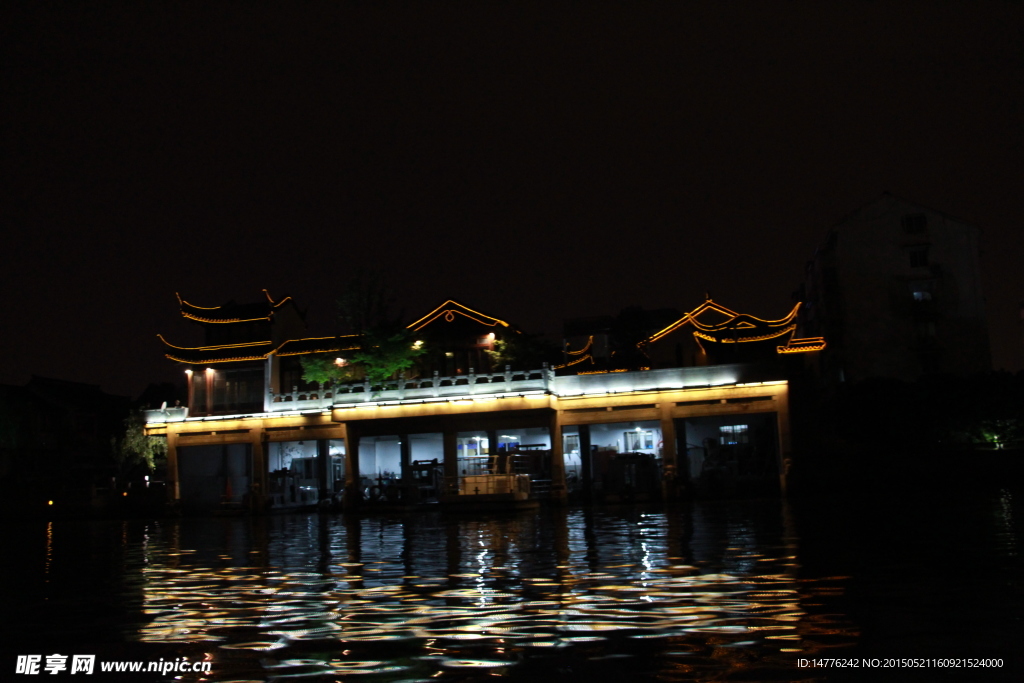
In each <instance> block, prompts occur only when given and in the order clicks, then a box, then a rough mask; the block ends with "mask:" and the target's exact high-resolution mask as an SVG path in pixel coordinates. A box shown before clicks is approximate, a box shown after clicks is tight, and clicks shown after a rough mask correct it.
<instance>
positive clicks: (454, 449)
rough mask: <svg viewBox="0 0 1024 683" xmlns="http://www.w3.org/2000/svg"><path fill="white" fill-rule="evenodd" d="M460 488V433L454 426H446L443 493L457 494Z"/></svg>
mask: <svg viewBox="0 0 1024 683" xmlns="http://www.w3.org/2000/svg"><path fill="white" fill-rule="evenodd" d="M458 487H459V450H458V432H457V431H455V426H454V425H451V424H446V425H445V426H444V486H443V490H442V491H441V493H442V494H445V493H456V492H457V491H458Z"/></svg>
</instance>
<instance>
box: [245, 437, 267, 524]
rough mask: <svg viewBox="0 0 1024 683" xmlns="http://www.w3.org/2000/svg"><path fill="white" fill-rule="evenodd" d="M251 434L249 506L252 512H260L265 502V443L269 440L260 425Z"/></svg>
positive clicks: (264, 506)
mask: <svg viewBox="0 0 1024 683" xmlns="http://www.w3.org/2000/svg"><path fill="white" fill-rule="evenodd" d="M253 436H254V437H255V438H254V439H253V440H252V442H251V448H252V483H251V484H250V487H249V488H250V494H251V499H252V505H251V507H252V511H253V512H262V511H263V510H265V509H266V504H267V445H268V444H269V442H270V435H269V434H267V433H266V432H265V431H263V428H262V427H260V428H259V429H257V430H255V434H254V435H253Z"/></svg>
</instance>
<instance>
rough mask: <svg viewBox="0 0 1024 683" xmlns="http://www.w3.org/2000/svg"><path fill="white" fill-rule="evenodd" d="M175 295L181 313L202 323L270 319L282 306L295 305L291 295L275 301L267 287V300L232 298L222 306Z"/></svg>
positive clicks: (264, 291) (265, 293)
mask: <svg viewBox="0 0 1024 683" xmlns="http://www.w3.org/2000/svg"><path fill="white" fill-rule="evenodd" d="M175 295H176V296H177V297H178V304H179V305H180V307H181V314H182V315H183V316H184V317H186V318H188V319H189V320H195V321H197V322H201V323H240V322H250V321H254V320H270V319H271V318H272V317H273V315H274V312H275V311H277V310H278V309H279V308H280V307H281V306H283V305H285V304H286V303H288V302H292V305H294V302H293V301H292V298H291V297H290V296H286V297H284V298H283V299H280V300H278V301H275V300H274V298H273V297H272V296H270V292H268V291H267V290H265V289H264V290H263V295H264V296H265V297H266V301H257V302H254V303H245V304H239V303H236V302H235V301H233V300H232V301H229V302H227V303H226V304H223V305H221V306H196V305H195V304H192V303H189V302H188V301H185V300H184V299H182V298H181V295H180V294H177V293H175Z"/></svg>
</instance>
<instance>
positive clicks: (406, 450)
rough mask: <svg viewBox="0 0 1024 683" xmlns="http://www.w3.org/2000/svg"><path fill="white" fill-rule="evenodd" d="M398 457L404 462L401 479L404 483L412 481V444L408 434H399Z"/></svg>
mask: <svg viewBox="0 0 1024 683" xmlns="http://www.w3.org/2000/svg"><path fill="white" fill-rule="evenodd" d="M398 458H399V461H400V462H401V464H402V476H401V481H402V484H403V485H408V484H411V483H412V444H411V443H409V435H408V434H399V435H398Z"/></svg>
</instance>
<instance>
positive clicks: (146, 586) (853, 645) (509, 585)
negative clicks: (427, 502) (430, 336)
mask: <svg viewBox="0 0 1024 683" xmlns="http://www.w3.org/2000/svg"><path fill="white" fill-rule="evenodd" d="M1022 500H1024V490H1022V488H1021V487H1019V486H1017V487H1016V488H1014V487H1011V486H1002V485H993V486H989V487H985V488H984V489H982V490H977V491H971V492H968V493H962V492H961V493H958V494H952V493H950V492H945V493H940V492H935V493H933V494H922V495H917V496H915V497H914V498H913V499H906V498H897V497H882V498H871V499H865V498H864V497H856V496H847V497H843V496H837V497H835V498H827V499H822V500H818V501H817V502H814V503H807V502H798V503H793V502H786V501H782V500H778V499H769V500H746V501H707V502H695V503H690V504H686V505H683V506H681V507H679V508H678V509H659V508H642V507H622V508H593V509H580V508H568V509H543V510H540V511H533V512H523V513H509V514H495V515H490V516H488V517H487V518H481V517H479V516H458V515H447V514H442V513H439V512H428V513H418V514H393V515H386V514H385V515H364V516H359V517H355V516H340V515H317V514H296V515H281V516H270V517H258V518H245V517H239V518H204V519H191V518H186V519H161V520H131V521H110V520H75V519H55V520H34V521H25V522H15V521H8V522H5V523H4V524H3V526H2V529H3V532H4V534H5V538H6V545H7V547H8V549H9V552H7V553H5V556H4V560H3V565H2V566H3V570H4V572H5V575H6V576H5V579H6V581H5V583H6V585H7V586H8V592H9V594H8V597H7V598H5V599H4V601H3V608H2V610H3V611H2V616H3V629H4V641H3V642H4V645H3V654H4V663H3V665H2V666H5V667H8V668H9V672H8V673H5V675H4V676H3V680H12V678H11V677H10V676H9V675H8V674H9V673H10V672H13V671H15V662H16V658H17V655H19V654H21V655H25V654H41V655H44V657H45V655H49V654H54V653H57V654H64V655H74V654H95V655H96V657H97V662H104V661H120V660H139V661H159V660H160V659H161V658H162V659H163V660H164V661H166V662H170V661H181V659H180V658H187V660H188V661H189V662H195V661H209V662H210V673H209V674H205V675H203V674H198V673H190V672H186V673H172V674H169V675H168V677H162V676H160V675H159V674H156V673H144V674H139V675H137V676H134V677H133V675H131V674H127V673H108V674H102V673H100V672H99V665H97V673H96V675H95V676H94V677H93V680H97V679H98V680H148V681H159V680H170V677H173V676H177V677H178V680H185V681H191V680H214V681H249V680H253V681H273V680H277V681H321V680H336V679H345V680H365V681H412V680H442V681H445V680H447V681H467V680H484V679H485V678H486V679H488V680H490V679H493V678H494V677H495V676H498V677H507V678H512V679H530V678H533V679H536V680H549V679H552V678H558V679H560V680H563V681H575V680H585V681H594V680H622V681H627V680H664V681H720V680H743V681H762V680H772V681H788V680H794V681H796V680H799V681H810V680H868V679H870V680H878V679H879V678H880V677H885V675H886V674H888V678H887V680H888V679H891V680H908V679H913V680H936V679H943V680H945V679H948V680H963V681H973V680H1021V679H1020V678H1019V676H1020V672H1021V664H1022V661H1024V655H1021V654H1019V653H1020V651H1021V650H1022V649H1024V648H1022V646H1024V571H1022V568H1024V566H1022V562H1021V554H1020V553H1021V549H1022V547H1024V527H1022V519H1024V505H1022ZM851 657H855V658H858V660H863V659H865V658H957V657H962V658H970V659H985V658H1001V659H1002V660H1003V662H1002V664H1003V665H1002V667H1000V668H986V669H974V670H967V669H956V670H954V669H948V668H946V669H934V668H933V669H929V670H916V671H909V670H899V671H897V670H884V671H883V670H874V671H867V670H864V669H861V670H858V671H851V670H846V671H839V670H836V669H825V668H815V667H801V666H800V660H813V659H814V658H851ZM43 675H45V674H43ZM45 677H46V679H47V680H50V679H54V678H59V679H64V678H70V679H75V680H77V678H79V675H74V676H72V675H70V674H69V672H62V673H61V674H59V675H57V676H52V677H51V676H49V675H46V676H45ZM17 678H18V679H21V680H31V679H32V678H33V677H30V676H18V677H17Z"/></svg>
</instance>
